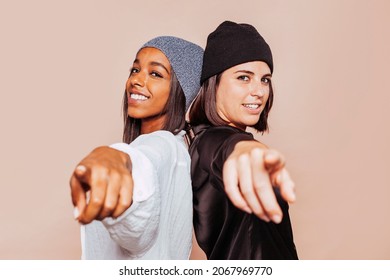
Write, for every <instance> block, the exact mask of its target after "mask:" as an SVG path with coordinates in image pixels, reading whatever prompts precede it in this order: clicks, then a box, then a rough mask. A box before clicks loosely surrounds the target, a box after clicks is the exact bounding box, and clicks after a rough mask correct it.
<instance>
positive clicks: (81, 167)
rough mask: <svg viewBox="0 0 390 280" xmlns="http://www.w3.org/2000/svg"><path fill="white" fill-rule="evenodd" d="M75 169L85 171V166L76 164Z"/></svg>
mask: <svg viewBox="0 0 390 280" xmlns="http://www.w3.org/2000/svg"><path fill="white" fill-rule="evenodd" d="M76 170H77V171H78V172H81V173H84V172H85V171H87V168H86V167H85V166H84V165H78V166H77V167H76Z"/></svg>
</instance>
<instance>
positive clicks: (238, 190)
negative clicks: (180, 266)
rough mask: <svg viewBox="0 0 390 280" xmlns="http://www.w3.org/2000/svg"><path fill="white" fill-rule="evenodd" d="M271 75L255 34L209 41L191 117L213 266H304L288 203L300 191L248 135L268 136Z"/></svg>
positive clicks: (195, 178)
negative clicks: (233, 262) (255, 262)
mask: <svg viewBox="0 0 390 280" xmlns="http://www.w3.org/2000/svg"><path fill="white" fill-rule="evenodd" d="M272 71H273V61H272V53H271V49H270V48H269V46H268V44H267V43H266V42H265V40H264V39H263V37H262V36H261V35H260V34H259V33H258V32H257V30H256V29H255V28H254V27H253V26H251V25H249V24H237V23H234V22H230V21H226V22H223V23H222V24H221V25H220V26H218V28H217V29H216V30H215V31H214V32H212V33H211V34H210V35H209V37H208V40H207V45H206V48H205V55H204V60H203V70H202V77H201V83H202V86H201V89H200V92H199V94H198V96H197V98H196V99H195V101H194V104H193V105H192V107H191V109H190V113H189V119H190V122H191V125H192V126H193V131H194V134H195V136H194V137H193V143H192V144H191V148H190V155H191V178H192V188H193V203H194V229H195V235H196V239H197V241H198V244H199V246H200V247H201V248H202V249H203V251H204V252H205V253H206V255H207V258H208V259H297V258H298V257H297V252H296V249H295V245H294V242H293V235H292V229H291V224H290V218H289V214H288V203H287V202H286V201H288V202H293V201H294V200H295V195H294V184H293V182H292V181H291V179H290V177H289V175H288V173H287V171H286V170H285V169H284V168H283V166H282V161H281V160H280V158H279V157H278V155H277V154H274V152H272V151H267V147H266V146H265V145H263V144H262V143H260V142H258V141H256V140H255V139H254V137H253V135H252V134H251V133H248V132H246V129H247V128H248V127H251V128H254V129H256V130H257V131H260V132H263V131H266V130H267V129H268V124H267V118H268V113H269V111H270V109H271V107H272V101H273V89H272V83H271V78H272ZM264 173H266V174H267V173H268V174H267V176H264ZM268 175H269V176H268ZM271 185H273V186H277V187H278V188H275V190H274V189H273V188H272V187H270V186H271ZM285 200H286V201H285Z"/></svg>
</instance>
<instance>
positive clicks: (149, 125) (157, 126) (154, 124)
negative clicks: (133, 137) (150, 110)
mask: <svg viewBox="0 0 390 280" xmlns="http://www.w3.org/2000/svg"><path fill="white" fill-rule="evenodd" d="M165 118H166V115H165V114H164V115H162V116H159V117H158V118H152V119H143V120H142V121H141V134H147V133H152V132H154V131H157V130H161V129H162V128H163V127H164V123H165Z"/></svg>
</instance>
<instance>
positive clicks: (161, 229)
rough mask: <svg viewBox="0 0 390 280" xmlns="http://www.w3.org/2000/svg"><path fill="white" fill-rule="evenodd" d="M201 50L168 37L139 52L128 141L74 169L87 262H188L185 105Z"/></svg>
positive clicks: (129, 96) (128, 94)
mask: <svg viewBox="0 0 390 280" xmlns="http://www.w3.org/2000/svg"><path fill="white" fill-rule="evenodd" d="M202 58H203V49H202V48H201V47H199V46H198V45H195V44H193V43H191V42H188V41H185V40H183V39H180V38H176V37H171V36H163V37H157V38H154V39H152V40H151V41H149V42H147V43H145V44H144V45H143V46H142V47H141V49H140V50H139V51H138V53H137V55H136V58H135V60H134V62H133V66H132V67H131V70H130V76H129V78H128V80H127V83H126V89H125V94H124V102H123V112H124V120H125V123H124V133H123V141H124V143H118V144H114V145H111V146H110V147H99V148H97V149H95V150H94V151H92V152H91V153H90V154H89V155H88V156H87V157H85V158H84V159H83V160H82V161H81V162H80V163H79V164H78V166H77V167H76V169H75V171H74V172H73V174H72V177H71V181H70V186H71V192H72V201H73V204H74V206H75V218H76V219H77V220H78V221H79V222H80V223H82V224H83V226H82V234H81V236H82V253H83V258H85V259H188V258H189V255H190V252H191V244H192V199H191V198H192V193H191V178H190V158H189V154H188V150H187V146H186V145H185V141H184V134H185V132H184V130H183V129H184V127H185V121H184V116H185V112H186V109H187V108H188V106H189V105H190V103H191V102H192V100H193V98H194V97H195V95H196V93H197V92H198V90H199V79H200V72H201V65H202Z"/></svg>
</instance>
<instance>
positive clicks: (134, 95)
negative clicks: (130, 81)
mask: <svg viewBox="0 0 390 280" xmlns="http://www.w3.org/2000/svg"><path fill="white" fill-rule="evenodd" d="M130 98H132V99H135V100H147V99H148V98H147V97H146V96H143V95H141V94H136V93H132V94H130Z"/></svg>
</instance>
